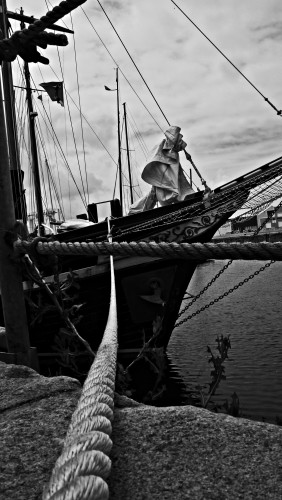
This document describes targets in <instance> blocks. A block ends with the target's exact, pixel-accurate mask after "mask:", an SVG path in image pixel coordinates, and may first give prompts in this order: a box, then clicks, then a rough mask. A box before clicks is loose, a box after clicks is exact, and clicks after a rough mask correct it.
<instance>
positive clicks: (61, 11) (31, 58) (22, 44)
mask: <svg viewBox="0 0 282 500" xmlns="http://www.w3.org/2000/svg"><path fill="white" fill-rule="evenodd" d="M85 2H86V0H65V1H63V2H61V3H60V4H59V5H57V6H56V7H54V8H53V9H52V10H49V11H48V12H47V14H46V15H45V16H42V17H41V18H40V19H37V20H36V21H34V22H33V23H32V24H30V25H29V26H28V28H25V29H23V30H20V31H15V33H13V34H12V36H11V37H10V38H9V39H4V40H0V59H1V60H4V61H14V60H15V59H16V57H17V55H18V54H20V55H21V56H22V57H23V59H24V60H27V61H28V62H38V61H39V62H42V63H43V64H48V63H49V60H48V59H46V58H45V57H42V56H41V55H40V54H39V52H37V51H36V49H35V47H34V45H39V46H40V47H42V48H46V47H47V44H52V45H53V44H54V45H67V43H68V41H67V37H66V36H65V35H54V34H52V33H43V32H44V30H45V29H47V28H51V27H52V25H53V24H54V23H55V22H57V21H59V19H61V18H62V17H64V16H65V15H66V14H69V13H70V12H72V11H73V10H74V9H76V8H77V7H79V6H80V5H82V4H83V3H85Z"/></svg>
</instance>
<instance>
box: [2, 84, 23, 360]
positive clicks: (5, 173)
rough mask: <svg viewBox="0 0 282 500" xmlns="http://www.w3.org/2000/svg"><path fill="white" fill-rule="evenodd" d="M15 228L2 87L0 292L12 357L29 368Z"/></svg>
mask: <svg viewBox="0 0 282 500" xmlns="http://www.w3.org/2000/svg"><path fill="white" fill-rule="evenodd" d="M15 224H16V218H15V212H14V206H13V193H12V185H11V179H10V172H9V157H8V147H7V136H6V127H5V118H4V109H3V96H2V87H1V84H0V288H1V299H2V307H3V314H4V321H5V328H6V336H7V344H8V351H9V353H14V354H15V356H14V359H15V362H17V363H18V364H24V365H26V366H30V364H31V363H30V345H29V332H28V327H27V317H26V310H25V303H24V295H23V286H22V279H21V273H20V270H19V269H18V266H17V264H16V262H15V261H14V260H13V239H15V234H14V228H15Z"/></svg>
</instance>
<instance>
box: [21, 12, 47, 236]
mask: <svg viewBox="0 0 282 500" xmlns="http://www.w3.org/2000/svg"><path fill="white" fill-rule="evenodd" d="M20 13H21V15H23V9H22V8H21V10H20ZM24 28H25V23H24V22H23V21H21V29H22V30H23V29H24ZM24 75H25V82H26V100H27V108H28V120H29V134H30V147H31V159H32V171H33V178H34V189H35V201H36V209H37V220H38V234H39V235H40V236H43V235H44V226H43V225H42V224H44V213H43V206H42V198H41V185H40V175H39V164H38V154H37V144H36V135H35V118H36V116H37V113H36V112H34V110H33V102H32V90H31V85H30V72H29V66H28V63H27V62H26V61H25V62H24Z"/></svg>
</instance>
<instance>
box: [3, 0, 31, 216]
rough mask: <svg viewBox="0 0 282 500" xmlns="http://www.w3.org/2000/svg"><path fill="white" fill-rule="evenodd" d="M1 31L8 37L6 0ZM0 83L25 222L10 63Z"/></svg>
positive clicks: (17, 212)
mask: <svg viewBox="0 0 282 500" xmlns="http://www.w3.org/2000/svg"><path fill="white" fill-rule="evenodd" d="M1 9H2V15H1V29H2V33H3V37H4V38H8V37H9V32H8V18H7V5H6V0H1ZM2 81H3V91H4V104H5V118H6V128H7V139H8V148H9V166H10V173H11V180H12V187H13V199H14V206H15V216H16V219H20V220H22V221H23V222H24V223H26V221H27V213H26V202H25V196H24V190H23V172H22V170H21V167H20V159H19V150H18V138H17V128H16V119H15V98H14V89H13V77H12V68H11V63H10V62H8V61H3V62H2Z"/></svg>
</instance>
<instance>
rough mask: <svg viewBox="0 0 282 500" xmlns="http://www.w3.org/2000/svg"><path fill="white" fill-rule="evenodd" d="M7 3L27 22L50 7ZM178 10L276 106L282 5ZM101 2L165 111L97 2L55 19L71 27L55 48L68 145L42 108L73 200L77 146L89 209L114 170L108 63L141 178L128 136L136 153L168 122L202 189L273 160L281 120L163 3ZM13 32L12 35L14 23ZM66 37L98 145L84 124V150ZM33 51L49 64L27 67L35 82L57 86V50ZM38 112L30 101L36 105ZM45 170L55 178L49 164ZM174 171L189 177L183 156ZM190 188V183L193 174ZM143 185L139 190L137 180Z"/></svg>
mask: <svg viewBox="0 0 282 500" xmlns="http://www.w3.org/2000/svg"><path fill="white" fill-rule="evenodd" d="M7 3H8V8H9V9H10V10H16V9H19V7H21V6H23V8H24V11H25V14H26V15H32V14H33V15H34V16H36V17H40V16H41V15H43V14H45V13H46V11H47V7H48V8H52V5H53V6H54V5H55V1H54V0H52V2H49V0H47V1H45V0H37V2H34V0H21V2H19V0H10V1H9V0H7ZM176 3H177V4H178V5H179V7H180V8H181V9H182V10H183V11H184V12H185V13H186V14H187V15H188V16H189V17H190V18H191V19H192V20H193V22H194V23H195V24H197V25H198V26H199V28H200V29H201V30H202V31H203V32H204V33H205V34H206V35H207V36H208V37H209V38H210V39H211V40H212V41H213V42H214V44H216V45H217V46H218V47H219V48H220V49H221V51H222V52H224V53H225V55H226V56H227V57H228V58H229V59H231V61H232V62H233V63H234V64H235V65H236V66H237V67H238V68H239V69H240V70H241V71H242V72H243V73H244V74H245V76H246V77H247V78H248V79H249V80H250V81H251V82H252V83H253V85H254V86H255V87H256V88H257V89H258V91H259V92H260V93H261V94H262V95H263V96H264V97H267V98H268V99H269V100H270V101H271V102H272V103H273V104H274V105H275V106H276V107H277V108H278V109H282V65H281V61H282V2H281V0H244V2H243V1H242V0H241V1H238V0H213V1H212V2H211V1H210V0H178V1H177V2H176ZM101 4H102V6H103V7H104V9H105V11H106V12H107V14H108V16H109V18H110V19H111V21H112V23H113V24H114V27H115V29H116V30H117V32H118V34H119V35H120V37H121V39H122V40H123V42H124V44H125V46H126V47H127V50H128V51H129V53H130V54H131V56H132V58H133V59H134V62H135V64H136V65H137V67H138V69H139V70H140V72H141V73H142V75H143V77H144V79H145V80H146V82H147V84H148V86H149V87H150V89H151V92H152V93H153V95H154V97H155V99H156V101H157V102H158V104H159V106H160V108H161V110H162V112H163V114H162V112H161V111H160V109H159V108H158V106H157V104H156V102H155V101H154V99H153V98H152V96H151V95H150V93H149V91H148V89H147V88H146V86H145V84H144V83H143V81H142V79H141V77H140V75H139V74H138V72H137V70H136V68H135V67H134V65H133V63H132V61H131V60H130V58H129V56H128V54H127V53H126V51H125V49H124V47H123V46H122V44H121V42H120V41H119V39H118V37H117V35H116V33H115V32H114V30H113V28H112V27H111V25H110V23H109V21H108V20H107V18H106V17H105V14H104V13H103V11H102V9H101V7H100V6H99V3H98V2H97V1H96V0H87V2H86V3H85V4H84V5H83V9H84V12H83V10H82V9H81V8H78V9H77V10H76V11H75V12H74V13H73V15H72V19H71V18H70V16H66V18H64V20H63V21H64V23H65V24H66V25H67V26H68V27H69V28H71V27H72V23H73V26H74V30H75V39H74V40H73V37H72V36H71V35H69V36H68V38H69V45H68V46H67V47H65V48H63V49H60V50H59V52H60V57H61V67H63V69H64V82H65V86H66V90H67V92H68V93H69V94H68V96H69V97H68V102H69V107H70V111H71V114H72V120H73V128H74V130H75V133H76V137H77V143H76V146H75V145H74V142H73V138H72V131H71V126H70V125H69V115H68V106H67V104H65V107H64V108H62V107H60V106H59V105H58V104H57V103H54V102H51V104H50V109H51V113H52V123H53V127H54V130H55V131H56V134H57V136H58V137H59V138H60V140H61V144H62V147H63V149H64V152H65V155H66V157H67V158H68V161H69V165H70V167H71V169H72V172H73V175H74V176H75V179H76V183H77V185H78V186H79V188H80V190H81V192H82V194H83V188H82V184H81V179H80V174H79V167H78V162H77V158H76V149H77V151H78V153H79V158H80V160H79V163H80V170H81V176H82V178H83V181H84V186H85V190H86V176H85V170H86V172H87V182H88V187H89V200H90V202H94V201H102V200H103V199H109V198H112V195H113V189H114V183H115V174H116V162H117V120H116V92H106V91H105V89H104V85H107V86H109V87H111V88H113V89H114V88H115V86H116V83H115V68H116V66H117V65H118V66H119V68H120V71H119V74H120V80H119V84H120V102H121V104H122V103H123V102H126V105H127V109H128V114H129V121H130V124H129V125H130V126H129V131H130V137H131V140H130V149H131V150H132V152H131V155H132V164H133V170H134V172H135V169H136V173H138V169H139V171H141V170H142V164H143V163H144V161H145V156H144V153H143V152H142V150H141V149H140V145H139V142H138V140H137V139H136V138H134V136H133V131H134V130H135V132H136V131H138V132H139V133H140V134H141V136H142V139H143V141H144V143H145V145H146V148H148V149H151V148H152V147H153V146H154V144H156V143H157V142H159V141H160V140H161V139H162V138H163V135H162V130H165V129H166V128H167V126H168V125H167V121H168V122H169V123H170V124H171V125H179V126H180V127H181V128H182V133H183V136H184V139H185V140H186V142H187V143H188V147H187V149H188V151H189V152H190V153H191V155H192V158H193V160H194V162H195V164H196V165H197V166H198V168H199V170H200V171H201V173H202V175H203V177H204V178H205V179H206V180H207V182H208V184H209V185H210V186H211V187H212V188H215V187H217V186H218V185H220V184H222V183H224V182H227V181H229V180H231V179H232V178H235V177H237V176H238V175H240V174H241V173H245V172H247V171H248V170H250V169H253V168H256V167H258V166H260V165H261V164H263V163H265V162H267V161H270V160H272V159H274V158H276V157H278V156H280V155H281V149H282V148H281V145H282V144H281V135H282V117H279V116H277V114H276V113H275V111H274V110H273V109H272V108H271V107H270V106H269V105H268V104H267V103H266V102H265V101H264V99H263V97H262V96H261V95H260V94H259V92H258V91H256V90H255V89H254V88H253V87H251V85H250V84H249V83H247V82H246V81H245V80H244V79H243V78H242V76H241V75H240V74H238V72H236V71H235V69H234V68H233V67H232V66H231V65H230V64H228V62H227V61H226V60H225V59H224V58H223V57H222V56H221V55H220V54H219V53H218V52H217V51H216V50H215V48H214V47H213V46H212V45H211V44H210V43H208V41H207V40H206V39H205V38H204V36H203V35H202V34H201V33H199V31H198V30H197V29H196V28H195V27H194V26H193V25H192V24H191V22H189V21H188V20H187V18H185V17H184V15H183V14H182V13H181V12H180V11H179V10H178V9H177V8H176V7H175V6H174V5H173V3H172V2H171V1H170V0H142V2H141V1H138V0H101ZM89 20H90V21H91V23H92V25H91V24H90V21H89ZM61 24H63V22H61ZM12 27H13V29H14V30H15V29H18V28H17V25H16V23H15V22H14V21H13V22H12ZM94 29H95V30H96V32H97V33H98V35H99V36H100V38H101V39H102V40H103V43H104V44H105V45H106V48H105V46H104V45H103V44H102V42H101V40H100V39H99V37H98V36H97V33H95V31H94ZM74 41H75V47H76V55H77V69H78V79H79V88H80V100H81V107H82V113H83V115H84V116H85V118H86V119H87V121H88V122H89V124H90V125H91V127H92V129H93V130H94V131H95V133H96V134H97V135H98V137H99V140H98V139H97V137H96V135H95V133H94V132H93V130H91V128H90V127H89V126H88V125H87V123H86V121H85V120H84V119H83V138H84V144H85V153H83V147H82V134H81V126H80V115H79V113H78V112H77V111H76V108H75V106H74V105H73V102H72V100H71V99H73V100H74V101H75V103H77V104H78V103H79V95H78V92H77V77H76V63H75V51H74ZM43 52H44V55H46V57H48V58H49V59H50V66H43V65H41V66H40V71H39V68H38V66H37V65H35V64H33V65H31V72H32V76H33V79H34V82H35V84H36V86H38V85H39V83H41V82H42V81H43V80H44V81H45V82H46V81H51V80H52V81H54V80H57V79H59V80H60V79H61V67H60V63H59V61H58V57H57V50H56V49H54V48H50V49H47V50H45V51H42V54H43ZM109 53H110V54H111V55H110V54H109ZM40 72H41V73H40ZM16 73H18V74H19V71H18V70H17V71H16ZM55 75H56V76H57V77H58V78H57V77H56V76H55ZM128 82H129V83H128ZM132 87H133V89H134V91H133V90H132ZM136 94H137V95H138V96H139V98H138V97H137V95H136ZM47 99H48V98H47V97H46V96H45V95H44V96H43V102H44V103H45V106H46V109H47V107H48V109H49V104H48V103H47ZM35 101H36V95H35ZM141 101H142V102H141ZM40 105H41V104H40V101H37V102H36V106H40ZM144 105H145V106H144ZM146 108H147V109H146ZM148 110H149V112H148ZM121 111H122V106H121ZM121 118H122V117H121ZM43 128H44V125H42V130H43ZM45 128H46V130H47V126H46V127H45ZM133 129H134V130H133ZM46 134H47V135H48V133H47V132H46ZM46 141H47V139H46ZM100 141H101V142H102V143H103V144H104V146H105V147H106V149H105V148H104V147H103V146H102V144H101V142H100ZM143 149H144V146H143ZM50 151H51V148H50ZM50 155H51V153H50ZM57 157H59V159H58V158H57V161H58V165H59V170H60V172H61V174H62V181H61V182H62V185H61V190H62V194H63V198H64V202H65V212H66V216H70V215H71V216H74V215H75V214H76V213H81V212H83V211H84V207H83V204H82V201H81V199H80V197H79V195H77V192H76V188H75V185H74V183H73V181H72V180H71V179H70V177H69V175H68V174H67V170H66V169H65V167H64V165H63V162H62V161H61V160H60V155H59V153H57ZM50 162H51V166H50V168H51V169H54V172H55V165H54V164H52V159H50ZM182 165H183V167H184V168H185V169H187V170H189V164H187V162H186V160H184V158H183V162H182ZM124 168H125V169H126V159H125V158H124ZM54 175H55V174H54ZM125 175H127V173H126V171H125ZM194 180H195V182H197V183H198V179H197V177H196V174H195V175H194ZM135 182H136V181H135ZM198 185H199V183H198ZM141 187H142V190H143V193H145V192H146V189H147V188H146V186H145V185H144V183H143V184H142V185H141ZM148 190H149V187H148ZM117 194H118V192H117Z"/></svg>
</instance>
